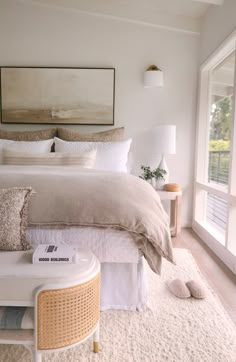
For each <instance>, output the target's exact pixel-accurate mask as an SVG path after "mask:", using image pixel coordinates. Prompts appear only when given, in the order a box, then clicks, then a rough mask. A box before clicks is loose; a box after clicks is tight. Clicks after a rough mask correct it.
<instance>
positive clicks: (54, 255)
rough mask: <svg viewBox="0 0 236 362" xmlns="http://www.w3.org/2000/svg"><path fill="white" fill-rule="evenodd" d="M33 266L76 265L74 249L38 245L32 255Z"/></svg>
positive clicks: (63, 246) (62, 246)
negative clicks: (50, 264) (51, 264)
mask: <svg viewBox="0 0 236 362" xmlns="http://www.w3.org/2000/svg"><path fill="white" fill-rule="evenodd" d="M32 262H33V264H36V263H40V264H42V263H45V264H49V263H55V264H56V263H60V264H63V263H65V264H67V263H76V262H77V253H76V249H75V248H74V247H72V246H69V245H48V244H41V245H38V246H37V248H36V249H35V251H34V253H33V259H32Z"/></svg>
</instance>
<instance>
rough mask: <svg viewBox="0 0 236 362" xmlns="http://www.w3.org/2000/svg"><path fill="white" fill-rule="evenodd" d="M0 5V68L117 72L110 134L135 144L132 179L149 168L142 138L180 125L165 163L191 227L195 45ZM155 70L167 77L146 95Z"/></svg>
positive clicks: (56, 12) (194, 39) (178, 36)
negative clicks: (149, 71) (119, 133)
mask: <svg viewBox="0 0 236 362" xmlns="http://www.w3.org/2000/svg"><path fill="white" fill-rule="evenodd" d="M0 4H1V5H0V44H1V50H0V64H1V65H16V66H55V67H56V66H59V67H60V66H63V67H65V66H67V67H70V66H75V67H76V66H79V67H83V66H86V67H89V66H91V67H106V66H107V67H115V68H116V89H115V90H116V97H115V126H125V128H126V135H127V136H131V137H133V138H134V147H133V152H134V153H135V154H136V155H137V156H138V157H139V158H138V160H137V164H136V165H135V169H136V172H137V169H138V166H139V165H140V164H141V163H143V162H148V161H150V162H151V160H148V159H147V158H146V157H145V143H144V135H143V132H144V131H145V130H148V129H151V127H152V126H154V125H156V124H163V123H166V124H176V125H177V154H176V155H173V156H172V155H171V156H168V157H167V161H168V165H169V169H170V173H171V181H172V182H178V183H180V184H181V186H182V188H183V192H184V197H183V213H182V214H183V217H182V221H183V225H185V226H186V225H190V224H191V214H192V181H193V159H194V158H193V156H194V138H195V111H196V83H197V66H198V63H199V59H198V55H199V37H198V36H196V35H190V34H185V33H181V32H173V31H168V30H164V29H158V28H152V27H148V26H142V25H138V24H131V23H130V24H129V23H127V22H122V21H118V20H115V19H103V18H99V17H95V16H90V15H85V14H81V13H79V12H75V11H72V10H63V9H57V8H50V7H44V6H39V5H31V4H30V2H28V3H27V2H17V1H16V0H1V2H0ZM153 63H154V64H157V65H158V66H159V67H160V68H161V69H163V70H164V75H165V86H164V88H157V89H144V88H143V72H144V70H145V69H146V68H147V66H149V65H150V64H153ZM2 127H4V128H8V129H9V128H11V129H13V128H14V129H18V130H20V129H25V128H27V129H29V128H32V127H33V126H23V125H22V126H19V125H18V126H13V125H3V126H2ZM44 127H45V126H44ZM34 128H42V127H37V126H34ZM77 128H78V127H77ZM79 129H82V130H89V131H93V130H104V129H105V127H92V126H79ZM158 161H159V159H157V162H158ZM152 162H154V157H152ZM157 162H155V163H156V164H157ZM153 164H154V163H153Z"/></svg>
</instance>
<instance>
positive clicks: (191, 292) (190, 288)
mask: <svg viewBox="0 0 236 362" xmlns="http://www.w3.org/2000/svg"><path fill="white" fill-rule="evenodd" d="M167 286H168V288H169V290H170V292H171V293H172V294H174V295H175V296H176V297H178V298H183V299H185V298H190V297H193V298H196V299H204V298H205V297H206V291H205V288H204V287H203V286H202V284H201V283H199V282H197V281H196V280H189V281H188V282H186V283H185V282H184V281H183V280H181V279H174V280H172V281H170V282H168V283H167Z"/></svg>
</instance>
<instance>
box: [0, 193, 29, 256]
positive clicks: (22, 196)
mask: <svg viewBox="0 0 236 362" xmlns="http://www.w3.org/2000/svg"><path fill="white" fill-rule="evenodd" d="M32 193H33V190H32V188H31V187H13V188H9V189H0V250H27V249H30V247H31V246H30V243H29V242H28V241H27V240H26V226H27V211H28V204H29V200H30V198H31V196H32Z"/></svg>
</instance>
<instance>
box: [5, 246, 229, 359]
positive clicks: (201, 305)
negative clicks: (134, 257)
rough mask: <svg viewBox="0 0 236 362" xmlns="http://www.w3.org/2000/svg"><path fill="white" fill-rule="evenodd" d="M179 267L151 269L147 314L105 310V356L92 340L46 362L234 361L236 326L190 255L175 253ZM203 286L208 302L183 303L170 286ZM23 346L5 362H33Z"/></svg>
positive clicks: (166, 265) (9, 348)
mask: <svg viewBox="0 0 236 362" xmlns="http://www.w3.org/2000/svg"><path fill="white" fill-rule="evenodd" d="M175 258H176V266H175V265H172V264H170V263H168V262H167V261H164V263H163V271H162V276H161V277H159V276H157V275H155V274H154V273H153V272H152V271H150V269H149V268H148V267H147V273H148V279H149V288H150V297H149V303H148V307H147V308H146V311H144V312H143V313H138V312H126V311H106V312H103V313H102V316H101V351H100V353H99V354H97V355H96V354H93V353H92V352H91V340H90V341H87V342H85V343H84V344H82V345H80V346H78V347H75V348H71V349H68V350H67V351H65V352H60V353H50V354H47V355H45V357H44V358H43V362H77V361H78V362H79V361H83V362H90V361H91V362H92V361H93V362H95V361H97V362H113V361H114V362H131V361H133V362H139V361H140V362H141V361H142V362H164V361H169V362H236V327H235V325H234V324H233V322H232V320H231V319H230V318H229V316H228V315H227V313H226V312H225V310H224V308H223V307H222V305H221V303H220V301H219V299H218V297H217V296H216V295H215V294H214V292H213V291H212V290H211V288H210V287H209V286H208V284H207V283H206V281H205V280H204V278H203V277H202V275H201V273H200V271H199V269H198V267H197V265H196V263H195V261H194V259H193V257H192V255H191V254H190V252H188V251H187V250H183V249H175ZM177 277H179V278H183V279H184V280H185V281H187V280H189V279H192V278H194V279H196V280H198V281H202V282H203V283H204V285H205V288H206V289H207V298H206V299H205V300H195V299H192V298H190V299H187V300H181V299H178V298H176V297H174V296H173V295H171V294H170V292H169V290H168V289H167V287H166V281H167V280H170V279H175V278H177ZM31 358H32V357H31V354H30V352H29V351H28V350H27V349H25V348H24V347H23V346H7V345H1V346H0V361H1V362H31V361H32V359H31Z"/></svg>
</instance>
